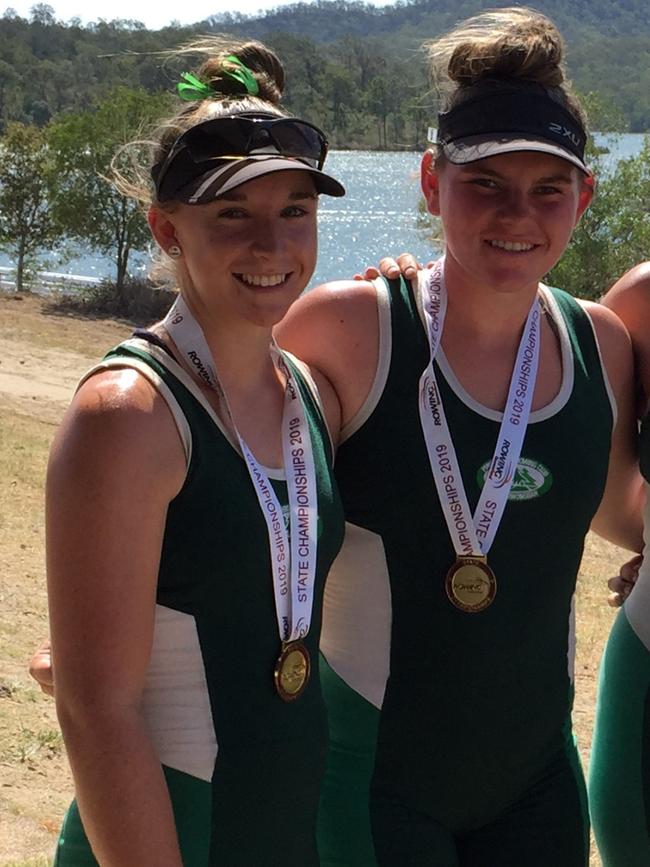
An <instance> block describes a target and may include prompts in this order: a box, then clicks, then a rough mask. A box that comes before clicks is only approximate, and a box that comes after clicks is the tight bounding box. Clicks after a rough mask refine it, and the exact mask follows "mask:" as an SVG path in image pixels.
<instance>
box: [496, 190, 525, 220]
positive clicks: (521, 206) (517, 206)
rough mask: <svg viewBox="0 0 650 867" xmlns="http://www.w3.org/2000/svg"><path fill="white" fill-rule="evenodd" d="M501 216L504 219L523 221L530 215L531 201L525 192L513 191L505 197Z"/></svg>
mask: <svg viewBox="0 0 650 867" xmlns="http://www.w3.org/2000/svg"><path fill="white" fill-rule="evenodd" d="M499 210H500V215H501V216H502V217H503V218H504V219H511V220H521V219H522V218H524V217H527V216H528V214H529V213H530V200H529V198H528V195H527V193H526V192H525V191H524V190H516V189H511V190H509V191H508V194H507V195H506V196H505V197H504V199H503V201H502V203H501V208H500V209H499Z"/></svg>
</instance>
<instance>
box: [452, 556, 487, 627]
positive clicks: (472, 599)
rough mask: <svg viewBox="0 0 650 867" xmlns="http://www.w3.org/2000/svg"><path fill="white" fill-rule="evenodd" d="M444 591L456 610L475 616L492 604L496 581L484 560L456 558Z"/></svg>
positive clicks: (479, 558) (478, 558)
mask: <svg viewBox="0 0 650 867" xmlns="http://www.w3.org/2000/svg"><path fill="white" fill-rule="evenodd" d="M445 590H446V591H447V596H448V597H449V599H450V601H451V602H453V604H454V605H455V606H456V608H460V609H461V611H467V612H468V613H470V614H477V613H478V612H479V611H483V609H484V608H487V607H488V606H489V605H491V604H492V601H493V600H494V597H495V596H496V592H497V579H496V578H495V576H494V572H493V571H492V570H491V569H490V567H489V566H488V564H487V561H486V560H485V558H483V557H458V558H457V560H456V562H455V563H454V565H453V566H452V567H451V569H450V570H449V572H447V578H446V580H445Z"/></svg>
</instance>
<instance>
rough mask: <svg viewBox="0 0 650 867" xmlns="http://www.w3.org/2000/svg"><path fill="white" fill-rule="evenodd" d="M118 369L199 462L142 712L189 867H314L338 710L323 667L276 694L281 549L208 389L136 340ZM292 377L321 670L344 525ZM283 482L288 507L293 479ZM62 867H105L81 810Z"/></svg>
mask: <svg viewBox="0 0 650 867" xmlns="http://www.w3.org/2000/svg"><path fill="white" fill-rule="evenodd" d="M106 364H108V365H111V366H127V367H136V368H137V369H138V370H140V371H141V373H142V374H143V375H144V376H146V377H147V378H148V379H149V380H150V381H152V382H153V384H154V385H155V387H156V388H157V389H158V391H159V392H160V394H162V395H163V397H165V399H166V400H167V402H168V405H169V406H170V409H171V411H172V412H173V414H174V417H175V419H176V423H177V425H178V427H179V432H180V433H181V436H182V439H183V440H184V442H185V444H186V451H187V453H188V454H189V460H188V468H187V477H186V480H185V484H184V485H183V488H182V490H181V491H180V493H179V494H178V496H177V497H176V498H175V499H174V500H173V502H172V503H171V504H170V506H169V510H168V515H167V524H166V529H165V536H164V541H163V550H162V558H161V564H160V572H159V579H158V593H157V600H156V601H157V605H156V624H155V635H154V642H153V650H152V655H151V661H150V669H149V673H148V677H147V682H146V684H145V689H144V694H143V699H142V708H143V714H144V716H145V719H146V721H147V723H148V725H149V728H150V732H151V738H152V741H153V743H154V746H155V748H156V750H157V753H158V755H159V757H160V761H161V763H162V765H163V767H164V770H165V775H166V779H167V783H168V786H169V792H170V796H171V800H172V805H173V808H174V814H175V819H176V825H177V830H178V835H179V839H180V844H181V849H182V854H183V860H184V864H185V865H186V867H208V865H209V867H251V865H259V867H276V865H277V867H280V865H282V867H309V865H311V867H316V865H318V856H317V852H316V843H315V818H316V811H317V806H318V798H319V793H320V786H321V778H322V774H323V769H324V762H325V754H326V748H327V721H326V717H325V708H324V705H323V699H322V695H321V690H320V684H319V679H318V676H317V665H316V669H315V671H314V676H312V677H311V679H310V681H309V684H308V686H307V688H306V690H305V692H304V693H303V694H302V695H301V696H300V698H298V699H297V700H295V701H293V702H290V703H287V702H285V701H282V700H281V699H280V697H279V696H278V694H277V692H276V690H275V688H274V681H273V669H274V665H275V662H276V660H277V658H278V654H279V652H280V636H279V634H278V625H277V619H276V612H275V603H274V596H273V586H272V578H271V564H270V557H269V541H268V535H267V527H266V524H265V521H264V519H263V517H262V514H261V511H260V507H259V504H258V500H257V498H256V496H255V491H254V489H253V485H252V484H251V480H250V477H249V475H248V471H247V469H246V466H245V464H244V461H243V459H242V457H241V456H240V454H239V453H238V451H237V450H236V449H235V447H234V446H233V444H232V442H231V441H230V440H229V439H228V437H227V436H226V434H225V431H224V430H223V428H222V426H221V424H220V422H219V420H218V418H217V417H216V415H215V414H214V412H213V411H212V409H211V407H210V405H209V404H208V403H207V401H206V400H205V398H204V396H203V395H202V393H201V391H200V389H199V388H198V387H197V386H196V385H195V383H194V381H193V380H192V379H191V378H190V377H189V376H188V375H187V374H186V373H185V372H184V371H183V370H182V369H181V368H180V367H179V366H178V365H177V364H176V363H175V362H174V361H173V360H172V359H170V358H169V357H168V356H167V354H166V353H165V352H164V351H163V350H162V349H160V348H158V347H156V346H153V345H148V344H147V343H146V342H145V341H142V340H135V341H129V342H128V343H127V344H125V345H122V346H119V347H117V349H115V350H113V351H112V352H110V353H109V354H108V356H107V357H106V361H105V364H104V366H106ZM288 364H290V366H291V369H292V372H293V374H294V377H295V380H296V382H297V383H298V386H299V389H300V395H301V398H302V402H303V405H304V407H305V412H306V416H307V419H308V424H309V430H310V434H311V439H312V443H313V448H314V459H315V465H316V475H317V489H318V510H319V532H318V565H317V575H316V590H315V595H314V609H313V618H312V626H311V630H310V632H309V634H308V635H307V637H306V639H305V643H306V645H307V647H308V649H309V652H310V654H311V658H312V660H313V661H314V663H317V659H318V637H319V631H320V622H321V608H322V591H323V583H324V580H325V576H326V575H327V571H328V569H329V566H330V563H331V561H332V559H333V558H334V556H335V554H336V552H337V551H338V549H339V546H340V543H341V539H342V533H343V519H342V512H341V506H340V501H339V498H338V494H337V493H336V489H335V486H334V484H333V481H332V469H331V468H332V452H331V446H330V442H329V437H328V434H327V430H326V427H325V422H324V420H323V417H322V414H321V411H320V409H319V407H318V404H317V401H316V399H315V396H314V393H313V392H312V390H311V388H310V386H309V385H308V383H307V378H306V376H305V375H303V373H302V372H301V369H300V368H299V367H298V365H296V364H294V363H293V362H292V361H291V360H290V359H288ZM100 367H101V365H100ZM269 475H270V477H271V483H272V485H273V487H274V489H275V491H276V494H277V496H278V499H279V501H280V503H281V504H282V506H283V508H284V507H286V503H287V491H286V484H285V482H284V480H283V475H282V474H281V473H279V472H278V471H272V470H271V471H269ZM134 532H137V528H134ZM125 544H128V540H125ZM124 604H125V606H128V599H125V600H124ZM56 864H57V867H81V865H84V867H85V865H95V864H96V862H95V859H94V858H93V856H92V854H91V852H90V848H89V846H88V843H87V841H86V839H85V835H84V833H83V828H82V826H81V823H80V820H79V814H78V812H77V810H76V805H74V804H73V806H72V808H71V809H70V811H69V813H68V815H67V818H66V820H65V824H64V827H63V830H62V833H61V838H60V841H59V844H58V849H57V860H56Z"/></svg>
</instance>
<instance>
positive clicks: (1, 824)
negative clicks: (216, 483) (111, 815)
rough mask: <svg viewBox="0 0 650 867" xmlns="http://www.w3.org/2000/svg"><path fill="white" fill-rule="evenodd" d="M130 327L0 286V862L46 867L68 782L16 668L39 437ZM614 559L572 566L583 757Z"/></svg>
mask: <svg viewBox="0 0 650 867" xmlns="http://www.w3.org/2000/svg"><path fill="white" fill-rule="evenodd" d="M129 330H130V326H129V325H128V323H115V322H113V321H110V320H91V319H84V318H79V317H76V316H72V315H56V314H55V313H53V312H52V311H51V310H50V311H48V309H47V308H46V307H44V304H43V302H42V301H40V300H39V299H36V298H30V297H25V298H24V300H22V301H18V300H14V299H13V298H12V297H11V296H3V295H1V294H0V429H1V431H2V436H1V439H0V576H1V577H0V582H1V583H0V608H1V610H2V622H1V624H0V660H1V668H0V777H1V778H2V784H1V786H0V865H1V867H45V865H46V864H47V863H48V856H49V854H50V853H51V851H52V847H53V845H54V842H55V839H56V834H57V831H58V828H59V824H60V821H61V817H62V815H63V812H64V810H65V808H66V806H67V803H68V801H69V798H70V792H71V782H70V776H69V773H68V770H67V767H66V762H65V757H64V754H63V747H62V742H61V737H60V734H59V730H58V726H57V722H56V718H55V714H54V709H53V704H52V701H51V700H50V699H47V698H45V697H44V696H42V695H41V693H40V692H39V691H38V690H37V689H36V688H34V686H33V685H32V682H31V681H30V679H29V676H28V674H27V671H26V662H27V659H28V658H29V656H30V655H31V652H32V650H33V648H34V647H35V645H36V644H37V643H38V641H39V640H40V639H41V638H42V637H43V636H44V635H46V634H47V621H46V605H45V584H44V577H43V519H42V488H43V475H44V469H45V461H46V454H47V449H48V444H49V441H50V439H51V437H52V434H53V430H54V426H55V424H56V423H57V422H58V420H59V419H60V417H61V414H62V412H63V409H64V406H65V404H66V402H67V400H68V398H69V395H70V394H71V392H72V389H73V387H74V383H75V382H76V380H77V378H78V376H79V375H80V374H81V373H82V372H83V370H84V369H86V368H87V367H88V366H89V365H90V364H91V363H92V361H93V360H94V359H95V358H96V357H97V356H98V355H99V354H100V353H101V352H102V351H103V349H105V348H106V347H108V346H110V345H112V344H114V343H117V342H118V341H119V340H120V339H122V338H123V337H124V336H126V335H127V334H128V333H129ZM623 559H626V557H625V555H623V554H622V552H620V551H619V550H618V549H615V548H614V547H613V546H611V545H608V544H607V543H605V542H602V541H601V540H599V539H597V538H590V539H589V541H588V546H587V550H586V553H585V557H584V561H583V566H582V570H581V573H580V580H579V605H578V658H577V661H576V680H577V694H576V710H575V723H576V730H577V733H578V738H579V742H580V747H581V750H582V755H583V759H584V760H585V764H586V762H587V760H588V754H589V745H590V738H591V727H592V722H593V711H594V698H595V691H596V677H597V667H598V661H599V659H600V655H601V652H602V647H603V644H604V641H605V638H606V636H607V633H608V630H609V626H610V623H611V620H612V612H611V610H610V609H608V608H607V606H606V605H605V589H604V585H605V580H606V578H607V577H608V576H609V575H611V574H612V573H613V571H615V570H617V569H618V565H619V563H620V562H621V561H622V560H623ZM592 864H593V865H599V864H600V861H599V859H598V858H597V857H594V858H593V860H592ZM522 867H523V865H522Z"/></svg>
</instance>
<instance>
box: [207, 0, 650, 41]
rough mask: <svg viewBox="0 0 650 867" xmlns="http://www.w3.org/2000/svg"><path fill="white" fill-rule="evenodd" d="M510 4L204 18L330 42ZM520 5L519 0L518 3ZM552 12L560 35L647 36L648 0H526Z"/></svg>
mask: <svg viewBox="0 0 650 867" xmlns="http://www.w3.org/2000/svg"><path fill="white" fill-rule="evenodd" d="M505 5H510V4H506V3H498V2H497V3H495V2H494V0H460V2H455V0H406V2H405V0H398V2H397V3H395V4H394V5H389V6H385V7H380V8H378V7H375V6H371V5H370V4H367V3H363V2H347V0H316V2H314V3H293V4H291V5H289V6H283V7H280V8H278V9H275V10H272V11H270V12H267V13H265V14H264V15H262V16H256V17H253V16H244V15H240V14H232V13H225V14H223V15H215V16H213V17H212V18H210V19H208V22H209V23H210V24H211V25H212V26H216V27H219V26H222V27H224V26H225V27H226V28H228V29H235V28H236V29H242V30H245V31H246V32H247V33H250V34H253V35H255V36H257V37H262V36H264V35H266V34H268V33H273V32H279V33H292V34H294V35H300V36H307V37H309V38H310V39H313V40H314V41H315V42H334V41H336V40H338V39H343V38H344V37H346V36H359V37H366V36H378V37H385V36H390V37H391V39H392V38H394V37H396V36H402V35H407V36H410V37H413V36H414V37H416V38H418V39H421V38H427V37H428V36H433V35H435V34H436V33H440V32H442V31H444V30H448V29H449V28H451V27H453V25H454V24H455V23H456V22H457V21H459V20H460V19H462V18H467V17H468V16H469V15H474V14H475V13H476V12H479V11H481V10H484V9H493V8H494V7H495V6H505ZM516 5H521V4H516ZM530 5H531V6H534V8H535V9H539V10H540V11H541V12H544V13H545V14H546V15H548V16H550V17H551V18H552V19H553V20H554V21H555V22H556V24H557V25H558V26H559V27H560V29H561V30H562V33H563V34H564V36H565V37H566V38H567V39H568V40H570V41H573V40H575V39H582V38H583V37H585V36H589V35H591V36H599V35H600V36H608V37H611V36H615V37H618V36H640V35H648V36H650V12H649V11H648V3H647V0H569V2H567V0H535V2H532V3H530Z"/></svg>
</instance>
